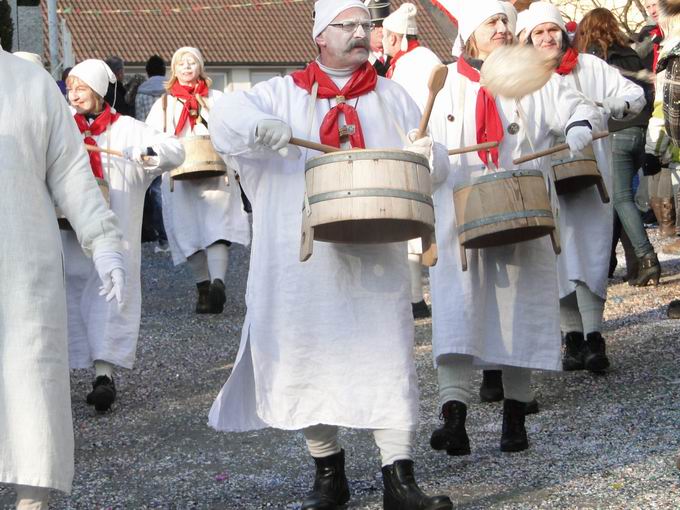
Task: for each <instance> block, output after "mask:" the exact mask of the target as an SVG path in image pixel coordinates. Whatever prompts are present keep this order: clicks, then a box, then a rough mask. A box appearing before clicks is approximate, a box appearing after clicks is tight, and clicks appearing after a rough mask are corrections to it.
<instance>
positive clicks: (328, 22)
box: [209, 0, 452, 510]
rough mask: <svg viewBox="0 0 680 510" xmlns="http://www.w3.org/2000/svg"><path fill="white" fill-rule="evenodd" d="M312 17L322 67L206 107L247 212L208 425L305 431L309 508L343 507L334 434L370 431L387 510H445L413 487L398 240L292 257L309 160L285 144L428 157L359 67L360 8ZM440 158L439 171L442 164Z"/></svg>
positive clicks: (362, 49) (409, 324)
mask: <svg viewBox="0 0 680 510" xmlns="http://www.w3.org/2000/svg"><path fill="white" fill-rule="evenodd" d="M314 9H315V18H314V29H313V34H312V36H313V40H314V43H315V44H316V45H317V46H318V47H319V51H320V55H319V58H318V59H317V60H315V61H314V62H311V63H310V64H309V65H308V66H307V67H306V68H305V69H304V70H301V71H297V72H295V73H293V74H292V75H291V76H286V77H281V78H273V79H271V80H269V81H266V82H262V83H259V84H257V85H256V86H255V87H253V89H252V90H250V91H248V92H235V93H233V94H228V95H226V96H224V97H223V98H221V99H220V100H219V101H218V103H217V104H216V105H215V108H214V110H213V121H212V123H211V125H210V133H211V135H212V139H213V142H214V144H215V147H216V148H217V150H218V151H219V152H220V153H221V154H222V155H223V156H224V157H227V158H229V160H230V162H232V163H233V164H234V165H236V168H237V170H238V171H239V173H240V175H241V180H242V183H243V187H244V189H245V191H246V193H247V194H248V196H251V197H253V199H254V205H255V207H254V208H253V226H254V228H253V233H254V238H253V248H252V257H251V261H250V273H249V275H248V292H247V294H246V304H247V306H248V312H247V314H246V319H245V324H244V326H243V336H242V337H241V348H240V350H239V355H238V358H237V360H236V364H235V366H234V369H233V370H232V372H231V375H230V376H229V380H228V381H227V383H226V384H225V385H224V387H223V388H222V391H221V392H220V394H219V395H218V397H217V399H216V400H215V403H214V404H213V407H212V409H211V411H210V418H209V423H210V425H211V426H213V427H215V428H216V429H218V430H225V431H245V430H254V429H261V428H265V427H276V428H279V429H284V430H302V431H303V433H304V436H305V439H306V441H307V447H308V449H309V452H310V454H311V455H312V457H313V459H314V463H315V465H316V477H315V481H314V486H313V489H312V492H311V493H310V494H309V495H308V496H307V497H306V498H305V500H304V502H303V504H302V508H303V509H304V510H328V509H336V508H340V507H341V506H342V505H344V504H345V503H347V501H348V500H349V499H350V492H349V484H348V482H347V477H346V475H345V453H344V450H343V449H342V447H341V445H340V443H339V441H338V428H339V427H352V428H362V429H369V430H371V431H372V432H373V435H374V437H375V441H376V444H377V445H378V447H379V449H380V455H381V458H382V473H383V485H384V492H383V505H384V508H385V509H387V510H435V509H438V510H439V509H440V510H444V509H450V508H451V507H452V504H451V501H450V499H449V498H448V497H446V496H434V497H431V496H427V495H426V494H424V493H423V492H422V490H421V489H420V488H419V487H418V485H417V484H416V481H415V477H414V465H413V444H414V435H415V430H416V427H417V421H418V416H417V415H418V389H417V378H416V373H415V366H414V363H413V319H412V318H411V317H409V316H408V312H409V309H410V303H409V289H410V285H409V276H408V275H409V272H408V267H407V260H406V243H390V244H375V245H349V244H334V243H323V242H314V255H313V256H312V257H311V258H310V259H309V260H308V261H306V262H300V259H299V246H300V225H301V223H302V219H303V216H302V215H303V208H302V207H301V205H302V203H303V200H304V194H305V185H304V173H305V160H306V159H307V158H311V157H314V156H317V155H318V153H316V152H309V153H306V154H305V156H306V157H305V158H302V157H301V154H300V152H299V151H298V150H297V149H295V148H294V147H292V146H289V145H288V142H289V141H290V139H291V136H293V135H294V136H296V137H301V138H309V139H311V140H314V141H321V142H323V143H326V144H330V145H333V146H335V147H342V148H346V149H350V148H357V149H363V148H367V147H404V146H405V145H406V146H407V149H408V150H411V151H414V152H417V153H419V154H422V155H424V156H426V157H428V156H430V155H431V151H432V141H431V140H430V139H429V138H428V137H425V138H424V139H421V140H419V141H418V142H417V143H415V144H414V143H413V142H411V141H409V140H405V139H404V137H406V135H407V134H408V133H409V131H410V130H412V129H414V128H415V127H416V126H417V125H418V123H419V121H420V111H419V109H418V107H417V106H416V104H415V103H414V102H413V100H412V99H411V98H410V97H409V96H408V95H407V94H406V92H405V91H404V89H403V88H402V87H401V86H399V85H398V84H396V83H393V82H392V81H390V80H386V79H383V78H380V77H378V76H377V73H376V71H375V68H374V67H373V66H372V65H371V64H370V63H369V62H368V52H369V32H370V27H371V22H370V18H369V12H368V9H367V8H366V6H365V5H364V2H363V1H361V0H341V1H338V0H320V1H317V2H316V3H315V5H314ZM350 125H352V126H353V129H349V126H350ZM400 131H401V133H402V134H403V135H404V137H402V134H400ZM442 152H443V148H442ZM437 161H439V162H440V164H442V165H443V166H444V169H443V170H442V171H443V172H445V171H446V170H447V168H448V165H447V161H446V157H445V156H442V157H441V159H437V160H435V163H436V162H437ZM435 168H437V166H436V164H435ZM273 282H275V283H276V284H275V285H272V283H273Z"/></svg>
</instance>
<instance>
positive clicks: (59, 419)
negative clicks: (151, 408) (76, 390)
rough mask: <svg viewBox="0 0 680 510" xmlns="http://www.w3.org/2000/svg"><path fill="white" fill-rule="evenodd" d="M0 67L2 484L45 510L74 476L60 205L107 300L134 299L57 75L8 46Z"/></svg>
mask: <svg viewBox="0 0 680 510" xmlns="http://www.w3.org/2000/svg"><path fill="white" fill-rule="evenodd" d="M0 69H2V76H3V79H2V85H0V90H1V93H0V111H1V112H2V115H0V154H2V159H1V160H0V169H1V171H0V173H2V175H3V176H4V179H3V185H2V187H1V188H0V229H1V230H2V233H3V241H2V243H1V244H0V281H2V294H1V295H0V353H2V354H0V423H2V432H1V433H0V484H10V485H13V486H14V487H15V489H16V491H17V508H19V509H21V510H28V509H30V510H47V508H48V501H47V500H48V495H49V489H56V490H59V491H63V492H66V493H69V492H70V491H71V484H72V481H73V469H74V466H73V450H74V441H73V424H72V419H71V396H70V388H69V372H68V344H67V333H66V327H67V326H66V315H67V314H66V293H65V289H64V276H63V268H62V254H61V242H60V239H59V230H58V227H57V220H56V215H55V203H56V204H57V205H58V207H59V208H60V209H61V211H63V213H64V214H65V215H66V217H67V218H68V220H69V221H70V223H71V225H73V228H74V230H75V232H76V234H77V236H78V240H79V242H80V244H81V246H82V248H83V250H85V251H86V252H87V253H91V254H93V256H94V259H95V261H96V269H97V273H98V274H99V276H100V280H101V281H99V282H98V285H101V284H102V283H103V286H102V290H101V291H102V292H104V293H105V294H106V295H108V296H109V299H113V297H114V296H115V297H117V298H120V296H122V294H124V292H125V290H124V286H125V270H124V265H123V258H122V249H123V248H122V243H121V232H120V230H119V228H118V225H117V220H116V217H115V215H114V214H113V213H112V212H111V210H110V209H109V208H108V207H107V206H106V203H105V202H104V199H103V198H102V195H101V193H100V191H99V189H98V187H97V183H96V181H95V179H94V178H93V177H92V172H91V171H90V166H89V163H88V158H87V155H86V154H85V149H84V147H83V144H82V138H81V136H80V135H79V133H78V130H77V129H76V127H75V124H74V122H73V118H72V117H71V114H70V113H69V110H68V106H67V105H66V102H65V101H64V99H63V96H62V95H61V92H60V90H59V88H58V87H57V85H56V83H55V82H54V80H53V79H52V77H51V76H50V75H49V74H48V73H47V72H46V71H45V70H43V69H41V68H40V67H39V66H37V65H36V64H34V63H32V62H26V61H25V60H22V59H19V58H17V57H14V56H12V55H10V54H9V53H7V52H5V51H3V50H2V49H0ZM116 301H118V299H116Z"/></svg>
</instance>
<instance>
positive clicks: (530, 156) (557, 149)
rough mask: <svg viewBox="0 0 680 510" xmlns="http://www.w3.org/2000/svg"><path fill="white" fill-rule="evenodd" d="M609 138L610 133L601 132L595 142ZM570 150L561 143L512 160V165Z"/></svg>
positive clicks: (596, 136) (594, 136)
mask: <svg viewBox="0 0 680 510" xmlns="http://www.w3.org/2000/svg"><path fill="white" fill-rule="evenodd" d="M607 136H609V131H599V132H596V133H593V140H599V139H600V138H606V137H607ZM568 148H569V144H567V143H561V144H559V145H555V146H554V147H551V148H549V149H544V150H542V151H538V152H533V153H531V154H527V155H526V156H522V157H521V158H517V159H514V160H512V163H513V164H514V165H521V164H522V163H526V162H527V161H531V160H533V159H538V158H542V157H544V156H550V155H551V154H555V153H556V152H560V151H563V150H566V149H568Z"/></svg>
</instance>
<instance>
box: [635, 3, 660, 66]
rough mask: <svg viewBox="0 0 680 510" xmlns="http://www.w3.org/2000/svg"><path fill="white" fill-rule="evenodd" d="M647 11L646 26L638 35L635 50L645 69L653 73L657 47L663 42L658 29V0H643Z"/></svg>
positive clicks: (657, 51)
mask: <svg viewBox="0 0 680 510" xmlns="http://www.w3.org/2000/svg"><path fill="white" fill-rule="evenodd" d="M645 10H646V11H647V16H649V18H648V19H647V24H646V25H645V26H644V27H643V28H642V30H640V33H639V34H638V43H637V45H636V48H635V50H636V51H637V53H638V55H640V58H641V59H642V63H643V65H644V66H645V69H647V70H649V71H652V72H654V71H655V70H656V62H657V60H658V59H659V45H660V44H661V41H663V37H664V35H663V31H662V30H661V28H660V27H659V7H658V0H645Z"/></svg>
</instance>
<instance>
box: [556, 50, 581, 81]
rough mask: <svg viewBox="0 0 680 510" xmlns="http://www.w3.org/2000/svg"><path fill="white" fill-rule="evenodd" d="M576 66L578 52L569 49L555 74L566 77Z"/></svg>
mask: <svg viewBox="0 0 680 510" xmlns="http://www.w3.org/2000/svg"><path fill="white" fill-rule="evenodd" d="M576 64H578V51H576V50H575V49H574V48H567V51H565V52H564V55H562V61H561V62H560V65H559V66H557V69H555V72H556V73H557V74H561V75H562V76H565V75H567V74H570V73H571V72H572V71H573V70H574V68H575V67H576Z"/></svg>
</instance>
